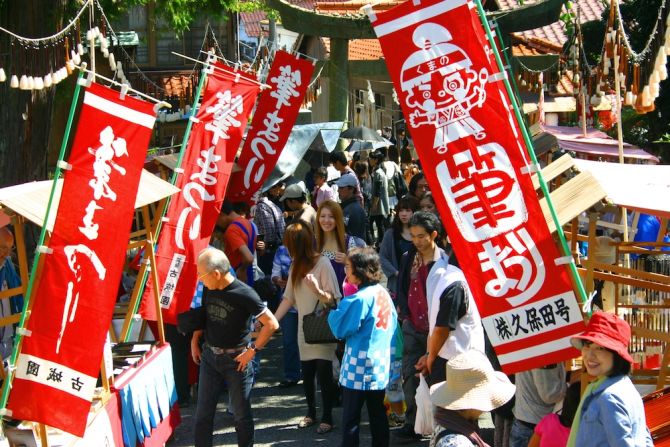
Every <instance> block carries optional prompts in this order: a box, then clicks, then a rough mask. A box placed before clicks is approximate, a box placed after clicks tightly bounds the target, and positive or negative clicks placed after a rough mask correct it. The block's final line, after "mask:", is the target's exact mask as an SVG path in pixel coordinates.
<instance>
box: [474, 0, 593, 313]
mask: <svg viewBox="0 0 670 447" xmlns="http://www.w3.org/2000/svg"><path fill="white" fill-rule="evenodd" d="M475 4H476V5H477V11H478V12H479V19H480V21H481V23H482V25H483V27H484V31H486V37H487V38H488V40H489V44H490V45H491V48H492V49H493V55H494V56H495V59H496V63H497V65H498V69H499V70H500V71H501V72H504V71H505V67H504V66H503V63H502V60H501V59H500V54H499V53H498V51H497V49H496V45H495V42H494V41H493V35H492V34H491V28H490V26H489V22H488V19H487V18H486V14H485V12H484V7H483V6H482V3H481V0H475ZM503 83H504V84H505V89H506V90H507V96H508V97H509V98H510V101H511V102H512V108H513V109H514V117H515V118H516V120H517V123H518V125H519V128H520V129H521V133H522V134H523V139H524V141H525V143H526V150H527V151H528V155H529V157H530V159H531V161H532V162H533V163H534V164H535V165H537V157H536V156H535V151H534V150H533V142H532V141H531V139H530V136H529V135H528V129H526V125H525V123H524V121H523V117H522V116H521V112H520V110H519V105H518V104H517V102H516V99H515V98H514V95H513V93H512V87H511V86H510V82H509V79H507V77H504V78H503ZM537 179H538V180H539V182H540V188H541V189H542V194H543V195H544V197H546V199H547V206H548V207H549V211H550V212H551V218H552V220H553V221H554V225H555V226H556V233H557V234H558V238H559V239H560V242H561V248H562V250H563V256H568V255H570V256H571V253H570V247H568V242H567V240H566V239H565V233H564V232H563V227H562V226H561V223H560V221H559V220H558V214H557V213H556V209H555V208H554V204H553V203H552V201H551V196H550V194H549V187H548V186H547V182H545V181H544V177H543V176H542V172H541V171H540V170H538V172H537ZM568 265H569V270H570V274H571V275H572V280H573V283H574V286H575V288H576V289H577V293H578V295H579V298H580V299H581V301H582V302H586V300H587V295H586V291H585V290H584V284H583V283H582V280H581V278H580V277H579V273H578V272H577V267H576V265H575V263H574V262H571V263H570V264H568Z"/></svg>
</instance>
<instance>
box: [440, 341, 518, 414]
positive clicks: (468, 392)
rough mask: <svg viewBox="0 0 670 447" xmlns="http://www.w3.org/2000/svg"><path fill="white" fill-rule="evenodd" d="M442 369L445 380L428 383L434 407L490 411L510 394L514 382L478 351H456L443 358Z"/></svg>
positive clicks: (509, 397) (511, 394)
mask: <svg viewBox="0 0 670 447" xmlns="http://www.w3.org/2000/svg"><path fill="white" fill-rule="evenodd" d="M446 371H447V380H446V381H444V382H440V383H438V384H435V385H433V386H431V387H430V400H431V401H432V402H433V403H434V404H435V405H437V406H438V407H442V408H445V409H447V410H479V411H491V410H493V409H495V408H498V407H500V406H502V405H504V404H505V403H506V402H507V401H509V400H510V399H511V398H512V397H513V396H514V391H515V389H516V387H515V386H514V384H512V383H511V382H510V381H509V379H508V378H507V376H506V375H505V374H504V373H502V372H498V371H495V370H494V369H493V366H491V362H489V359H488V358H487V357H486V355H484V353H482V352H480V351H476V350H470V351H467V352H463V353H461V354H458V355H457V356H456V357H454V358H452V359H451V360H449V362H447V370H446Z"/></svg>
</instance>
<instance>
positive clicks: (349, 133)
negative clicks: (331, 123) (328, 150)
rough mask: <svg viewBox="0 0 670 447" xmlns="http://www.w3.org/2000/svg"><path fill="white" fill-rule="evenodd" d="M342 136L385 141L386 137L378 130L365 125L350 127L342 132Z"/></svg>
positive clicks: (350, 138) (351, 138)
mask: <svg viewBox="0 0 670 447" xmlns="http://www.w3.org/2000/svg"><path fill="white" fill-rule="evenodd" d="M340 138H347V139H349V140H358V141H371V142H375V141H377V142H380V143H382V142H384V141H386V139H385V138H384V137H382V136H381V135H379V134H378V133H377V131H376V130H373V129H370V128H369V127H365V126H356V127H350V128H349V129H347V130H345V131H344V132H342V133H341V134H340Z"/></svg>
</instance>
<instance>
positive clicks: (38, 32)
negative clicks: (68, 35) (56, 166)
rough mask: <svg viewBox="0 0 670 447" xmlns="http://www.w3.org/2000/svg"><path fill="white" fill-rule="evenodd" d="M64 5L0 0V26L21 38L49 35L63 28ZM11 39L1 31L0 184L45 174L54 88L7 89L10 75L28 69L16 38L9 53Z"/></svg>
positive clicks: (55, 0) (49, 0)
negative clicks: (3, 70) (4, 74)
mask: <svg viewBox="0 0 670 447" xmlns="http://www.w3.org/2000/svg"><path fill="white" fill-rule="evenodd" d="M66 4H67V0H4V1H3V0H0V26H2V27H3V28H6V29H9V30H11V31H12V32H14V33H16V34H18V35H20V36H23V37H44V36H48V35H52V34H55V33H56V32H57V31H58V30H60V29H61V28H62V27H63V26H64V24H63V14H64V11H65V6H66ZM37 11H39V13H37ZM10 42H11V41H10V39H9V36H8V35H6V34H4V33H2V34H0V57H1V58H0V66H1V67H3V68H4V69H5V72H6V73H7V81H6V82H4V83H1V84H0V187H5V186H9V185H15V184H19V183H24V182H28V181H32V180H44V179H46V178H47V175H48V172H47V164H48V160H49V155H48V148H49V139H50V138H49V136H50V130H51V122H52V121H51V117H52V113H53V109H54V99H55V90H56V89H55V88H54V87H50V88H48V89H47V88H45V89H43V90H41V91H37V90H33V91H31V90H19V89H13V88H10V87H9V81H10V77H11V75H12V74H16V75H17V76H18V77H19V78H20V77H21V75H22V74H24V73H27V72H28V71H29V70H30V66H27V67H25V66H23V65H24V64H23V63H22V62H23V61H24V60H25V55H26V54H28V51H27V50H26V49H24V48H23V47H22V46H21V45H20V44H19V43H18V42H16V41H15V44H14V47H15V48H14V51H11V49H10V45H11V44H10ZM33 51H34V50H33ZM22 52H23V53H22ZM43 53H44V54H42V57H46V55H47V53H46V52H43ZM21 54H23V55H24V56H23V57H21V56H20V55H21ZM63 62H64V61H63ZM41 71H43V70H41ZM44 74H46V73H40V75H42V76H43V75H44ZM63 84H64V83H63V82H62V83H61V84H59V87H61V85H63ZM63 87H66V86H65V85H63ZM65 113H67V108H65Z"/></svg>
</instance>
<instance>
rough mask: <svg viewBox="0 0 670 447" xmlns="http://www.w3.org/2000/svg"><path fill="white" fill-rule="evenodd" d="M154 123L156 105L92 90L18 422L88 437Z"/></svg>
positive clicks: (23, 359) (29, 338)
mask: <svg viewBox="0 0 670 447" xmlns="http://www.w3.org/2000/svg"><path fill="white" fill-rule="evenodd" d="M155 119H156V114H155V112H154V111H153V105H152V104H149V103H147V102H145V101H141V100H138V99H134V98H131V97H129V96H125V98H124V99H121V98H120V97H119V92H116V91H114V90H111V89H108V88H106V87H103V86H100V85H97V84H92V85H91V86H90V87H89V88H87V89H86V93H85V94H84V103H83V106H82V110H81V114H80V116H79V125H78V126H77V133H76V136H75V139H74V144H73V146H72V152H71V155H70V159H69V164H70V165H71V166H72V167H71V169H69V170H67V171H66V172H65V175H64V181H63V189H62V193H61V197H60V205H59V207H58V213H57V215H56V220H55V223H54V228H53V233H52V235H51V239H50V241H49V249H50V250H49V251H50V253H48V254H43V255H42V256H44V257H45V259H44V265H43V269H42V274H41V276H40V277H39V278H37V284H36V285H35V291H34V295H33V296H34V300H35V301H34V305H33V308H32V312H31V314H30V318H29V320H28V323H27V326H26V329H27V330H28V331H29V332H28V333H27V334H26V335H25V337H24V338H23V345H22V347H21V352H20V353H19V356H18V359H17V363H16V374H15V377H14V381H13V382H12V390H11V394H10V396H9V403H8V405H7V406H8V408H9V409H10V410H11V411H12V417H14V418H15V419H26V420H30V421H36V422H41V423H44V424H46V425H50V426H53V427H57V428H60V429H62V430H64V431H66V432H69V433H72V434H75V435H77V436H83V434H84V430H85V428H86V420H87V416H88V413H89V410H90V407H91V400H92V398H93V391H94V389H95V386H96V382H97V380H98V374H99V372H100V364H101V360H102V351H103V346H104V344H105V339H106V337H107V331H108V330H109V326H110V324H111V321H112V314H113V311H114V303H115V302H116V297H117V292H118V288H119V281H120V278H121V272H122V270H123V265H124V261H125V254H126V247H127V245H128V237H129V235H130V228H131V224H132V218H133V210H134V208H135V197H136V196H137V188H138V185H139V181H140V174H141V172H142V166H143V165H144V159H145V158H146V153H147V147H148V144H149V138H150V137H151V129H152V128H153V125H154V121H155Z"/></svg>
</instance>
